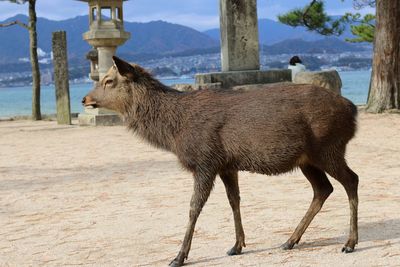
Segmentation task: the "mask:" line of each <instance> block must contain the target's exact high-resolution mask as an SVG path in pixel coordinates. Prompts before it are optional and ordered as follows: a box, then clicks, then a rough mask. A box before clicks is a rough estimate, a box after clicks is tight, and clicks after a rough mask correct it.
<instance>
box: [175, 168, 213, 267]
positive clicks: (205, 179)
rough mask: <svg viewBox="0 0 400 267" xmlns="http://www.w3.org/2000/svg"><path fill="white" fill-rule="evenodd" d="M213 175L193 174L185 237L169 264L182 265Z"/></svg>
mask: <svg viewBox="0 0 400 267" xmlns="http://www.w3.org/2000/svg"><path fill="white" fill-rule="evenodd" d="M214 180H215V175H205V174H194V191H193V195H192V199H191V201H190V212H189V223H188V226H187V228H186V234H185V238H184V239H183V243H182V247H181V250H180V251H179V253H178V255H177V256H176V258H175V259H174V260H173V261H171V263H170V264H169V265H170V266H173V267H175V266H182V265H183V262H184V261H185V259H187V257H188V255H189V250H190V246H191V244H192V237H193V232H194V227H195V225H196V221H197V218H198V217H199V215H200V212H201V210H202V209H203V207H204V204H205V203H206V201H207V199H208V197H209V196H210V192H211V189H212V188H213V184H214Z"/></svg>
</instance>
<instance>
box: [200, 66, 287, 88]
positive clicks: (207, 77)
mask: <svg viewBox="0 0 400 267" xmlns="http://www.w3.org/2000/svg"><path fill="white" fill-rule="evenodd" d="M291 80H292V74H291V71H290V70H287V69H284V70H266V71H262V70H250V71H227V72H215V73H205V74H197V75H196V85H203V84H213V83H221V87H222V88H231V87H233V86H236V85H244V84H265V83H277V82H290V81H291Z"/></svg>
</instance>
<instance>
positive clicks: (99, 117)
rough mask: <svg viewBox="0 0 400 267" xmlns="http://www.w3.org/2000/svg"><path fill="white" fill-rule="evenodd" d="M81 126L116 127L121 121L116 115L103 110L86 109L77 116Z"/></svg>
mask: <svg viewBox="0 0 400 267" xmlns="http://www.w3.org/2000/svg"><path fill="white" fill-rule="evenodd" d="M78 121H79V125H81V126H118V125H122V124H123V123H122V119H121V117H120V116H118V114H117V113H115V112H113V111H110V110H107V109H103V108H86V109H85V113H81V114H79V115H78Z"/></svg>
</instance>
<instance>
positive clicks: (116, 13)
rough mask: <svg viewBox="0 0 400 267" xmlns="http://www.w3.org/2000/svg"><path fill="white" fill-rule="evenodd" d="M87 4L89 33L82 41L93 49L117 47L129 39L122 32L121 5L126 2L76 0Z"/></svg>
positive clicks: (115, 0) (114, 0) (116, 0)
mask: <svg viewBox="0 0 400 267" xmlns="http://www.w3.org/2000/svg"><path fill="white" fill-rule="evenodd" d="M78 1H81V2H86V3H88V4H89V31H87V32H85V33H84V34H83V39H84V40H86V41H87V42H88V43H89V44H90V45H92V46H94V47H107V46H119V45H121V44H123V43H124V42H125V41H126V40H128V39H129V38H130V33H129V32H126V31H125V30H124V23H123V10H122V3H123V2H124V1H126V0H78Z"/></svg>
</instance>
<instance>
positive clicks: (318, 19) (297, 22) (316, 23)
mask: <svg viewBox="0 0 400 267" xmlns="http://www.w3.org/2000/svg"><path fill="white" fill-rule="evenodd" d="M353 4H354V7H355V8H362V7H364V6H367V5H368V6H371V7H373V6H375V5H376V1H372V0H354V3H353ZM278 19H279V21H280V22H282V23H284V24H287V25H289V26H292V27H298V26H303V27H306V28H307V29H308V30H310V31H315V32H318V33H319V34H322V35H341V34H342V33H343V31H344V29H345V26H346V25H347V24H351V32H352V33H353V35H355V36H357V37H356V38H352V39H346V41H348V42H353V43H359V42H373V40H374V32H375V15H373V14H367V15H365V16H364V17H363V18H361V14H359V13H355V14H352V13H347V14H345V15H344V16H343V17H342V18H340V19H338V20H333V19H332V18H330V17H329V16H328V15H327V14H326V13H325V8H324V1H323V0H313V1H312V2H311V3H310V4H309V5H307V6H306V7H304V8H298V9H294V10H292V11H290V12H288V13H286V14H283V15H279V16H278Z"/></svg>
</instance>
